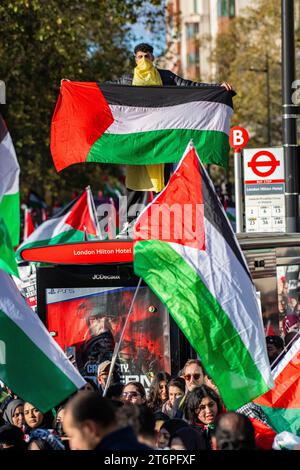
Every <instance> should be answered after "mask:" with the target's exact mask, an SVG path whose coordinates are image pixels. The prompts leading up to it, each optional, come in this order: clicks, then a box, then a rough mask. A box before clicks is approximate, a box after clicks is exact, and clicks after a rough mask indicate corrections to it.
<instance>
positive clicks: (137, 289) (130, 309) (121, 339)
mask: <svg viewBox="0 0 300 470" xmlns="http://www.w3.org/2000/svg"><path fill="white" fill-rule="evenodd" d="M141 282H142V278H141V277H140V279H139V282H138V285H137V286H136V289H135V292H134V296H133V299H132V301H131V304H130V308H129V311H128V313H127V317H126V320H125V324H124V327H123V330H122V333H121V336H120V338H119V341H118V342H117V343H116V344H115V349H114V352H113V356H112V359H111V365H110V369H109V374H108V377H107V382H106V384H105V389H104V392H103V396H104V397H105V395H106V392H107V389H108V387H109V386H110V382H111V378H112V374H113V370H114V367H115V363H116V360H117V357H118V354H119V350H120V347H121V344H122V341H123V337H124V334H125V330H126V328H127V324H128V321H129V317H130V314H131V311H132V308H133V304H134V302H135V299H136V296H137V294H138V291H139V289H140V286H141Z"/></svg>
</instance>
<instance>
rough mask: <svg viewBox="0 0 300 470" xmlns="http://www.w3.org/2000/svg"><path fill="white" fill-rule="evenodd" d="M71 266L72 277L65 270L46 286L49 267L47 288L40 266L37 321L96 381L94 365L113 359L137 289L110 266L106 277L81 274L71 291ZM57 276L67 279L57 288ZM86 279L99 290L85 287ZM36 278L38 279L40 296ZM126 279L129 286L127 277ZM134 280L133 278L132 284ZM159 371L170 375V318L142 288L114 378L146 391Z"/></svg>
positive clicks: (142, 287)
mask: <svg viewBox="0 0 300 470" xmlns="http://www.w3.org/2000/svg"><path fill="white" fill-rule="evenodd" d="M72 268H73V272H72V273H71V271H70V268H69V269H68V270H66V271H64V272H63V276H61V274H62V271H60V272H59V273H58V277H57V279H56V282H55V284H56V285H55V287H52V286H51V284H53V269H52V272H51V278H52V279H50V278H49V283H48V284H49V286H47V272H46V271H45V270H47V268H42V269H43V270H44V273H43V276H42V277H43V282H42V284H43V295H42V296H41V295H38V299H39V300H40V301H42V303H44V306H41V305H40V306H39V307H40V308H39V312H40V311H42V312H43V315H42V317H43V318H42V319H43V320H44V322H45V324H46V326H47V328H48V330H49V332H50V333H51V334H52V335H53V337H54V339H55V340H56V341H57V343H58V344H59V346H60V347H61V348H62V349H63V350H64V351H65V352H66V354H67V355H68V356H70V355H72V356H73V357H74V358H75V360H76V364H77V367H78V369H79V371H80V372H81V374H82V375H83V376H84V377H90V378H93V379H94V380H96V376H97V368H98V365H99V364H100V363H101V362H104V361H106V360H110V359H111V358H112V354H113V350H114V346H115V344H116V342H118V341H119V338H120V335H121V332H122V330H123V327H124V324H125V321H126V317H127V315H128V312H129V309H130V305H131V302H132V299H133V296H134V293H135V289H136V285H127V286H126V282H124V281H126V275H124V276H122V273H121V274H120V270H119V271H118V274H113V273H112V271H111V269H112V268H111V267H110V271H111V272H110V274H107V273H104V274H103V273H100V274H99V272H98V271H97V272H96V273H93V272H89V273H88V275H83V276H82V280H83V284H84V287H80V286H75V287H70V285H69V283H70V282H72V277H73V278H74V277H76V279H75V280H76V284H78V283H79V284H80V277H81V276H80V275H79V276H78V275H76V267H72ZM50 269H51V268H50ZM107 269H108V268H106V270H107ZM74 273H75V276H74ZM68 274H70V276H69V279H68ZM54 277H55V276H54ZM59 278H64V280H65V281H66V280H68V282H67V284H68V285H67V286H66V285H63V284H66V282H64V283H62V285H61V286H58V285H57V284H58V282H59ZM87 278H88V279H92V281H93V284H98V286H94V287H92V286H89V287H86V283H87ZM39 280H40V281H41V276H40V275H38V291H39V292H40V293H41V286H40V285H39V284H40V282H39ZM51 281H52V282H51ZM120 281H121V282H120ZM122 281H123V282H122ZM128 281H129V282H128V283H129V284H132V283H133V279H132V278H131V279H128ZM137 281H138V280H137V278H135V284H136V283H137ZM99 284H100V285H99ZM103 284H107V285H103ZM110 284H114V285H110ZM116 284H120V285H116ZM124 284H125V285H124ZM160 370H166V371H168V372H170V338H169V315H168V311H167V310H166V308H165V307H164V305H163V304H162V303H161V302H160V300H159V299H158V298H157V297H156V295H155V294H154V293H153V292H152V291H151V290H150V289H149V288H148V287H147V286H145V285H141V287H140V289H139V291H138V294H137V297H136V299H135V302H134V305H133V308H132V312H131V314H130V317H129V321H128V324H127V326H126V330H125V334H124V338H123V341H122V344H121V347H120V352H119V355H118V360H117V365H116V375H115V379H116V380H121V381H122V382H125V383H127V382H129V381H140V382H141V383H143V385H144V386H145V387H146V388H148V386H149V384H150V382H151V374H153V373H156V372H158V371H160Z"/></svg>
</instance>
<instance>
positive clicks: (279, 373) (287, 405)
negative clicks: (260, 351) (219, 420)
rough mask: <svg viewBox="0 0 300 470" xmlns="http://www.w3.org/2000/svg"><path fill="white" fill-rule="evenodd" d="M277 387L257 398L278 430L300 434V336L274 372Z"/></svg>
mask: <svg viewBox="0 0 300 470" xmlns="http://www.w3.org/2000/svg"><path fill="white" fill-rule="evenodd" d="M272 375H273V378H274V381H275V387H274V388H273V389H272V390H270V391H269V392H267V393H266V394H265V395H263V396H262V397H259V398H257V399H256V400H255V403H257V404H258V405H260V406H261V407H262V409H263V411H264V412H265V414H266V415H267V417H268V420H269V422H270V424H271V425H272V426H273V428H274V429H275V430H276V431H277V432H278V433H280V432H282V431H289V432H292V433H294V434H297V435H298V436H300V337H298V340H296V341H295V342H294V344H293V345H292V346H291V348H290V349H289V350H288V352H287V353H286V354H285V356H284V357H283V359H282V360H281V361H280V362H279V364H278V365H277V367H276V368H275V369H274V370H273V372H272Z"/></svg>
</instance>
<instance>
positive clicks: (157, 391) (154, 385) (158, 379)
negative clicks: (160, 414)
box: [148, 372, 171, 413]
mask: <svg viewBox="0 0 300 470" xmlns="http://www.w3.org/2000/svg"><path fill="white" fill-rule="evenodd" d="M170 380H171V376H170V374H168V373H167V372H158V373H157V374H156V375H155V376H154V378H153V380H152V382H151V385H150V391H149V399H148V407H149V408H150V409H151V410H152V411H153V412H154V413H155V412H156V411H161V410H162V407H163V405H164V403H166V402H167V401H168V398H169V396H168V383H169V382H170Z"/></svg>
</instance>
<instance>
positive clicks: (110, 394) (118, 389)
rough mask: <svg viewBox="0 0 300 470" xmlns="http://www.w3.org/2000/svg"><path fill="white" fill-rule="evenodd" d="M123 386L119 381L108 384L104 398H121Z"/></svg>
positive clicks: (117, 399)
mask: <svg viewBox="0 0 300 470" xmlns="http://www.w3.org/2000/svg"><path fill="white" fill-rule="evenodd" d="M123 388H124V385H123V384H122V383H121V382H117V383H115V384H112V385H110V386H109V387H108V389H107V391H106V398H110V399H111V400H114V401H120V400H122V392H123Z"/></svg>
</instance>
